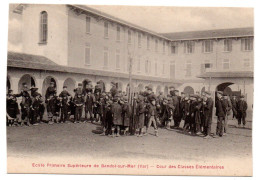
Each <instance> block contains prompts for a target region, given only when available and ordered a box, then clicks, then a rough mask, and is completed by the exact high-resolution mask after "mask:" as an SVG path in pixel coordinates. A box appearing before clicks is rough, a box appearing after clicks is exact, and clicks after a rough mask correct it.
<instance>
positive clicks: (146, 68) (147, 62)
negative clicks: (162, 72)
mask: <svg viewBox="0 0 260 180" xmlns="http://www.w3.org/2000/svg"><path fill="white" fill-rule="evenodd" d="M148 66H149V60H146V61H145V66H144V67H145V73H146V74H148V69H149V67H148Z"/></svg>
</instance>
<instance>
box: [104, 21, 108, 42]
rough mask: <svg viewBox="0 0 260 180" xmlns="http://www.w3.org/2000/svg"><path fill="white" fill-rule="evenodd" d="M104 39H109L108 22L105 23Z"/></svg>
mask: <svg viewBox="0 0 260 180" xmlns="http://www.w3.org/2000/svg"><path fill="white" fill-rule="evenodd" d="M104 38H108V22H107V21H105V22H104Z"/></svg>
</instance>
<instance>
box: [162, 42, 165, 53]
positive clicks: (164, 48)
mask: <svg viewBox="0 0 260 180" xmlns="http://www.w3.org/2000/svg"><path fill="white" fill-rule="evenodd" d="M162 51H163V53H165V41H163V50H162Z"/></svg>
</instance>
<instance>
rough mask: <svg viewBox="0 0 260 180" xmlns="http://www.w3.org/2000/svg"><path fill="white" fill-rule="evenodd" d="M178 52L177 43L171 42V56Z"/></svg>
mask: <svg viewBox="0 0 260 180" xmlns="http://www.w3.org/2000/svg"><path fill="white" fill-rule="evenodd" d="M177 51H178V43H177V42H173V43H172V44H171V54H177Z"/></svg>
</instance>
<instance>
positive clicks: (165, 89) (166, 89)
mask: <svg viewBox="0 0 260 180" xmlns="http://www.w3.org/2000/svg"><path fill="white" fill-rule="evenodd" d="M167 94H168V86H165V87H164V95H167Z"/></svg>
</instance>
